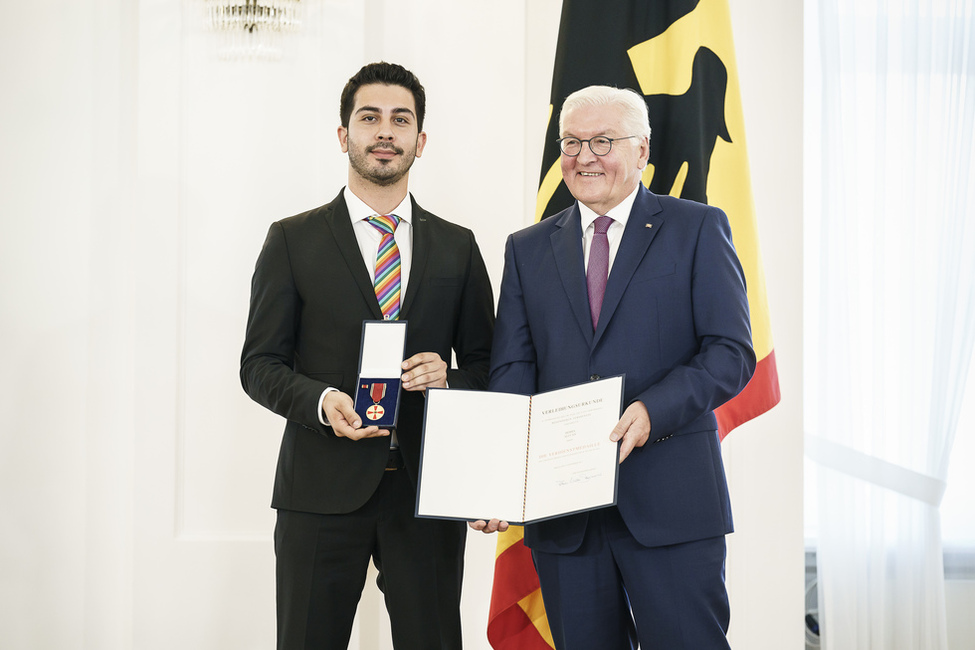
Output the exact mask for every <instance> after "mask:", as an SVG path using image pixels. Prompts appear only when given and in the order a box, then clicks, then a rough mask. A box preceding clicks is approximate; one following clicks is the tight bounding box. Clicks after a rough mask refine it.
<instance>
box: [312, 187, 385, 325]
mask: <svg viewBox="0 0 975 650" xmlns="http://www.w3.org/2000/svg"><path fill="white" fill-rule="evenodd" d="M325 207H326V210H325V225H326V227H327V228H328V229H329V231H330V232H331V233H332V237H333V238H334V240H335V247H336V248H338V250H339V252H340V253H341V254H342V257H344V258H345V263H346V265H347V266H348V267H349V272H350V273H351V274H352V278H353V279H354V280H355V285H356V287H358V288H359V291H361V292H362V296H363V298H365V299H366V303H367V304H368V305H369V310H370V311H371V312H372V315H373V317H374V318H375V319H376V320H382V319H383V312H382V310H381V309H380V308H379V301H378V300H377V299H376V289H375V288H374V287H373V285H372V281H371V280H370V279H369V270H368V269H367V268H366V265H365V262H363V260H362V253H361V252H360V251H359V242H358V241H357V240H356V238H355V231H354V230H352V221H351V217H349V208H348V206H346V204H345V198H343V196H342V194H341V193H339V195H338V197H337V198H336V199H335V200H334V201H332V202H331V203H330V204H328V205H327V206H325Z"/></svg>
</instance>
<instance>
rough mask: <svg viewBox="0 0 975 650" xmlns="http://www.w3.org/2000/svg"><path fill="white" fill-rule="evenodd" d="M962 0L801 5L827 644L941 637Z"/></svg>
mask: <svg viewBox="0 0 975 650" xmlns="http://www.w3.org/2000/svg"><path fill="white" fill-rule="evenodd" d="M972 5H973V0H890V1H888V2H884V1H882V0H816V1H815V2H812V3H810V5H809V6H807V20H811V21H813V22H812V23H810V25H809V26H810V30H809V31H808V32H807V36H810V37H811V38H810V39H809V41H807V68H808V69H807V75H808V79H807V92H810V91H812V92H813V93H816V94H813V95H811V96H808V97H807V100H806V104H807V107H808V109H809V111H808V114H807V116H806V119H807V122H808V124H809V126H810V128H809V130H807V143H806V144H807V148H808V149H809V151H810V152H811V153H810V155H809V156H808V157H807V164H810V165H811V168H810V169H809V170H807V171H808V172H809V173H808V174H807V188H806V189H807V200H806V209H807V212H806V224H807V225H806V240H807V247H806V251H807V260H806V263H807V266H806V270H807V277H806V284H807V286H806V291H807V300H806V305H805V307H806V310H807V315H806V323H808V324H809V328H808V330H807V331H806V333H805V337H806V341H807V344H806V345H807V355H806V368H807V386H806V388H807V401H806V414H807V415H806V425H807V431H806V453H807V455H808V457H809V458H811V459H812V460H813V461H814V467H815V468H816V472H817V475H816V482H817V484H818V492H819V493H818V512H817V517H818V525H819V530H818V549H817V550H818V553H817V557H818V570H819V589H818V590H819V611H820V618H821V621H822V638H821V643H822V647H823V648H826V649H828V650H848V649H849V650H899V649H905V650H907V649H910V650H915V649H925V650H927V649H935V650H937V649H946V648H947V641H946V627H945V606H944V575H943V567H942V546H941V530H940V529H941V524H940V517H939V512H938V507H939V503H940V500H941V496H942V494H943V492H944V488H945V480H946V476H947V469H948V459H949V455H950V452H951V447H952V441H953V438H954V434H955V427H956V421H957V417H958V413H959V408H960V403H961V399H962V396H963V394H964V383H965V378H966V377H967V374H968V365H969V364H968V361H969V360H970V359H971V356H972V343H973V337H975V161H973V158H975V154H973V151H975V138H973V122H975V42H973V39H975V34H973V32H975V18H973V8H972Z"/></svg>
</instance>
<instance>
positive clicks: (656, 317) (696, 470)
mask: <svg viewBox="0 0 975 650" xmlns="http://www.w3.org/2000/svg"><path fill="white" fill-rule="evenodd" d="M559 128H560V133H561V136H562V137H561V138H560V140H559V144H560V147H561V149H562V156H561V166H562V177H563V179H564V180H565V183H566V185H567V187H568V189H569V191H570V192H571V193H572V195H573V196H574V197H575V198H576V203H575V204H574V205H573V206H572V207H570V208H568V209H567V210H565V211H563V212H561V213H559V214H557V215H555V216H553V217H550V218H548V219H545V220H544V221H542V222H540V223H538V224H535V225H534V226H531V227H529V228H526V229H524V230H522V231H520V232H517V233H515V234H513V235H512V236H511V237H510V238H509V239H508V243H507V247H506V250H505V264H504V276H503V279H502V282H501V297H500V301H499V303H498V322H497V329H496V331H495V338H494V349H493V351H492V356H491V384H490V385H491V389H492V390H499V391H504V392H512V393H528V394H531V393H536V392H542V391H549V390H553V389H556V388H561V387H563V386H567V385H573V384H581V383H583V382H586V381H591V380H595V379H598V378H600V377H601V376H612V375H618V374H624V375H625V376H626V379H625V390H624V406H625V409H624V411H623V415H622V417H621V418H620V420H619V423H618V424H617V425H616V427H615V429H614V430H613V431H611V432H610V431H607V432H606V435H607V436H608V437H609V438H610V439H611V440H614V441H618V442H619V443H620V468H619V490H618V498H617V505H616V506H613V507H610V508H603V509H599V510H594V511H592V512H586V513H581V514H575V515H569V516H566V517H560V518H557V519H552V520H548V521H543V522H540V523H537V524H532V525H529V526H527V527H526V528H525V544H526V545H527V546H529V547H530V548H531V550H532V557H533V559H534V562H535V566H536V568H537V570H538V577H539V581H540V583H541V587H542V598H543V600H544V602H545V611H546V613H547V615H548V620H549V624H550V626H551V629H552V635H553V637H554V639H555V644H556V647H557V648H558V649H559V650H589V649H591V648H605V649H607V650H623V649H630V648H635V647H636V644H637V642H639V644H640V647H641V648H644V650H649V649H651V648H666V649H667V650H680V649H684V650H701V649H703V648H707V649H708V650H716V649H718V648H727V647H728V643H727V640H726V632H727V630H728V622H729V616H730V614H729V605H728V596H727V592H726V590H725V585H724V561H725V535H726V534H727V533H730V532H731V531H732V520H731V503H730V500H729V497H728V486H727V482H726V480H725V474H724V468H723V466H722V461H721V450H720V447H719V441H718V433H717V423H716V420H715V417H714V409H715V408H717V407H718V406H720V405H721V404H723V403H724V402H726V401H728V400H729V399H731V398H732V397H733V396H735V395H736V394H737V393H738V392H739V391H741V389H742V388H744V387H745V384H747V383H748V380H749V379H750V378H751V375H752V373H753V372H754V369H755V353H754V351H753V350H752V344H751V330H750V324H749V315H748V300H747V296H746V292H745V280H744V274H743V272H742V269H741V265H740V264H739V262H738V256H737V254H736V253H735V249H734V246H733V244H732V241H731V229H730V227H729V225H728V220H727V218H726V217H725V215H724V213H722V212H721V210H718V209H717V208H713V207H709V206H706V205H702V204H699V203H694V202H691V201H685V200H681V199H676V198H673V197H670V196H657V195H655V194H653V193H651V192H649V191H648V190H647V189H646V188H645V187H643V185H642V183H641V178H642V175H643V170H644V168H645V167H646V165H647V159H648V157H649V153H650V124H649V120H648V116H647V105H646V102H645V101H644V99H643V97H641V96H639V95H637V94H636V93H634V92H632V91H629V90H620V89H617V88H608V87H605V86H591V87H589V88H584V89H582V90H580V91H578V92H576V93H573V94H572V95H570V96H569V97H568V98H567V99H566V100H565V103H564V105H563V107H562V112H561V115H560V126H559ZM471 526H472V527H473V528H475V529H477V530H484V531H485V532H493V531H495V530H499V529H500V530H503V529H505V528H506V527H507V524H505V523H504V522H499V521H498V520H496V519H495V520H492V521H490V522H485V521H479V522H473V523H472V524H471Z"/></svg>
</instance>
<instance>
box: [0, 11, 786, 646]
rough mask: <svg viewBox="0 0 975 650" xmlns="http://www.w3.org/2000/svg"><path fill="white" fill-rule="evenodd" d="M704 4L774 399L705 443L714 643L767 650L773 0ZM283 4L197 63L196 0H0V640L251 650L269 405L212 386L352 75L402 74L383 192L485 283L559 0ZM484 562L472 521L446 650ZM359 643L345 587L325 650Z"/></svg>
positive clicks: (780, 505)
mask: <svg viewBox="0 0 975 650" xmlns="http://www.w3.org/2000/svg"><path fill="white" fill-rule="evenodd" d="M8 4H9V3H8ZM303 4H304V3H303ZM731 5H732V7H731V8H732V14H733V20H734V28H735V30H736V42H737V44H738V63H739V70H740V76H741V79H742V95H743V98H744V109H745V119H746V128H747V132H748V136H749V149H750V153H751V164H752V176H753V179H754V183H755V187H754V190H755V199H756V205H757V209H758V216H759V232H760V235H761V238H762V245H763V252H764V255H765V263H766V270H767V274H768V284H769V299H770V305H771V311H772V321H773V331H774V336H775V341H776V353H777V355H778V362H779V371H780V376H781V379H782V390H783V402H782V404H781V405H780V406H779V407H777V408H776V409H775V410H774V411H773V412H771V413H770V414H768V415H766V416H763V417H762V418H760V419H759V420H757V421H755V422H752V423H749V424H748V425H746V426H744V427H742V428H741V429H740V430H739V431H737V432H735V433H734V434H733V435H732V437H731V438H730V439H729V440H728V441H727V442H726V443H725V449H726V458H727V464H728V471H729V477H730V480H731V483H732V489H733V499H734V505H735V515H736V523H737V529H738V532H736V533H735V535H733V536H732V537H731V538H730V544H729V561H728V579H729V588H730V591H731V596H732V607H733V615H732V641H733V644H734V646H735V647H739V648H748V649H749V650H755V649H758V650H761V649H763V648H768V649H770V650H771V649H775V650H780V649H781V648H801V647H802V633H801V616H802V611H801V608H802V573H803V566H802V514H801V508H802V487H801V486H802V481H801V467H802V465H801V449H802V446H801V433H800V432H801V425H800V423H801V404H800V402H799V395H800V394H801V356H800V351H801V348H802V346H801V304H802V302H801V271H800V270H801V258H800V254H801V223H802V222H801V212H800V205H801V200H800V198H801V167H800V161H801V149H800V148H801V92H800V89H801V47H800V35H801V2H799V0H790V1H789V2H777V3H776V2H762V1H761V0H732V2H731ZM307 6H308V16H307V20H306V24H305V29H304V31H303V32H302V34H301V35H300V36H299V37H297V38H296V39H295V41H294V43H293V44H292V46H291V48H290V49H289V51H288V52H287V53H286V55H285V57H284V59H283V60H282V61H280V62H276V63H258V62H250V63H247V62H225V61H220V60H218V58H217V57H216V53H215V50H214V43H213V42H212V40H211V39H210V35H209V34H207V33H206V32H205V31H204V30H203V29H202V27H201V26H200V24H199V22H198V17H199V5H198V3H197V0H182V1H180V0H138V1H135V0H43V1H39V2H34V3H18V4H16V5H13V6H11V7H5V8H4V15H5V20H4V21H2V22H0V82H2V86H0V87H2V88H3V97H4V99H3V102H2V103H0V179H2V181H0V182H2V184H3V192H0V219H2V228H3V230H2V232H3V236H2V237H0V346H2V350H3V352H4V354H3V359H4V363H3V364H2V369H0V576H2V577H0V647H4V648H6V647H10V648H32V649H38V650H49V649H50V650H55V649H56V650H70V649H73V648H79V649H80V648H90V649H98V650H123V649H130V648H136V649H138V650H148V649H154V648H159V649H164V648H165V649H167V650H169V649H171V648H177V647H178V648H186V649H188V650H193V649H196V648H199V649H200V650H202V649H204V648H205V649H208V650H209V649H214V648H218V649H221V648H227V649H233V650H239V649H247V648H255V649H257V648H268V647H271V646H272V645H273V638H274V598H273V596H274V594H273V591H274V588H273V584H274V582H273V550H272V548H271V541H270V540H271V532H272V529H273V524H274V517H273V513H272V511H271V510H270V508H269V507H268V502H269V499H270V488H271V480H272V476H273V471H274V465H275V460H276V454H277V446H278V442H279V439H280V431H281V422H280V421H279V419H278V418H277V417H276V416H273V415H271V414H269V413H267V412H265V411H263V410H262V409H261V408H260V407H258V406H257V405H255V404H253V403H252V402H250V401H249V400H248V398H247V397H246V396H245V395H244V394H243V392H242V391H241V389H240V387H239V382H238V380H237V365H238V356H239V348H240V344H241V341H242V337H243V328H244V321H245V318H246V310H247V299H248V291H249V282H250V274H251V271H252V268H253V264H254V260H255V259H256V256H257V253H258V251H259V249H260V246H261V244H262V242H263V238H264V234H265V232H266V230H267V227H268V225H269V224H270V222H271V221H273V220H275V219H279V218H281V217H284V216H288V215H290V214H294V213H296V212H299V211H302V210H305V209H307V208H310V207H314V206H316V205H320V204H321V203H324V202H325V201H327V200H330V199H331V198H332V197H333V196H334V195H335V194H336V193H337V192H338V190H339V188H340V187H341V186H342V185H343V184H344V182H345V179H346V160H345V159H344V157H343V156H342V155H341V152H340V150H339V148H338V145H337V140H336V135H335V129H336V127H337V125H338V116H337V113H338V95H339V92H340V90H341V88H342V85H343V84H344V82H345V80H346V79H347V78H348V77H349V76H350V75H351V74H352V73H354V72H355V70H357V69H358V68H359V66H361V65H362V64H363V63H366V62H368V61H371V60H378V59H386V60H394V61H397V62H400V63H403V64H404V65H406V66H407V67H409V68H411V69H413V70H414V71H415V72H416V73H417V74H418V76H419V77H420V79H421V81H422V82H423V83H424V85H425V86H426V88H427V93H428V112H427V121H426V124H425V128H426V131H427V133H428V134H429V143H428V146H427V148H426V150H425V152H424V155H423V157H422V158H421V159H420V160H418V161H417V164H416V167H415V168H414V170H415V171H414V174H413V175H412V176H411V178H412V181H413V188H412V189H413V191H414V192H415V194H416V196H417V199H418V200H419V201H420V203H421V204H422V205H423V206H424V207H426V208H428V209H430V210H432V211H434V212H436V213H438V214H440V215H442V216H444V217H446V218H448V219H452V220H454V221H457V222H459V223H462V224H464V225H466V226H468V227H470V228H472V229H473V230H474V231H475V233H476V235H477V238H478V242H479V243H480V246H481V249H482V252H483V254H484V257H485V261H486V262H487V265H488V269H489V271H490V273H491V276H492V279H493V280H494V285H495V288H497V286H498V282H499V281H500V274H501V264H502V248H503V244H504V239H505V237H506V236H507V234H508V233H510V232H511V231H513V230H515V229H517V228H520V227H522V226H523V225H527V224H528V223H529V222H530V221H531V219H532V215H533V211H534V191H535V185H536V182H537V178H538V160H539V157H540V151H541V146H542V141H541V139H542V137H543V133H544V129H545V125H546V120H547V116H548V97H549V83H550V78H551V69H552V60H553V56H554V46H555V40H556V36H557V30H558V18H559V13H560V6H561V2H560V1H559V0H505V1H503V2H495V3H473V2H456V1H448V0H416V1H414V2H406V3H404V2H391V1H389V0H364V1H363V0H309V1H308V2H307ZM493 557H494V540H493V538H489V537H485V536H482V535H473V534H471V536H470V539H469V544H468V561H467V575H466V582H465V591H464V603H463V604H464V616H465V619H464V623H465V630H466V637H467V641H466V643H467V647H468V648H471V649H474V650H478V649H486V648H487V647H488V645H487V642H486V638H485V634H484V629H485V625H486V620H487V611H488V603H489V598H490V585H491V579H492V570H493ZM387 639H388V629H387V625H386V621H385V614H384V609H383V605H382V601H381V596H380V595H379V594H378V591H377V590H376V588H375V585H374V582H372V581H370V582H369V583H368V585H367V592H366V594H364V597H363V602H362V605H361V607H360V623H359V625H358V626H357V630H356V635H355V639H354V647H358V648H362V649H363V650H366V649H368V650H372V649H374V648H388V647H389V643H388V640H387Z"/></svg>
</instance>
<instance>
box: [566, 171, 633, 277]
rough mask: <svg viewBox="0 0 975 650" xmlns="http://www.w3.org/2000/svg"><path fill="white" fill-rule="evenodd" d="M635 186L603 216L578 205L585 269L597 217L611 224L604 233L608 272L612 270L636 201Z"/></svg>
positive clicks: (587, 267) (587, 263)
mask: <svg viewBox="0 0 975 650" xmlns="http://www.w3.org/2000/svg"><path fill="white" fill-rule="evenodd" d="M639 189H640V186H639V185H637V186H636V187H635V188H633V191H632V192H630V195H629V196H627V197H626V198H625V199H623V201H622V202H621V203H620V204H619V205H617V206H616V207H615V208H613V209H611V210H610V211H609V212H607V213H606V214H605V215H602V214H597V213H595V212H593V211H592V210H591V209H590V208H589V207H588V206H586V205H585V204H583V203H582V202H581V201H578V203H579V213H580V215H581V217H582V255H583V261H584V262H585V265H586V269H587V270H588V269H589V248H590V247H591V246H592V237H593V235H594V234H595V232H596V227H595V226H594V225H593V222H595V221H596V219H597V218H599V217H603V216H606V217H610V218H611V219H612V220H613V223H612V224H611V225H610V227H609V230H607V231H606V238H607V239H608V240H609V268H608V270H609V271H612V270H613V262H614V261H615V260H616V253H617V252H618V251H619V249H620V240H621V239H623V230H624V229H625V228H626V221H627V219H629V218H630V210H632V209H633V202H634V201H636V193H637V190H639Z"/></svg>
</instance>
